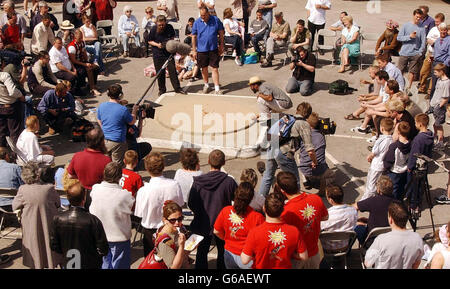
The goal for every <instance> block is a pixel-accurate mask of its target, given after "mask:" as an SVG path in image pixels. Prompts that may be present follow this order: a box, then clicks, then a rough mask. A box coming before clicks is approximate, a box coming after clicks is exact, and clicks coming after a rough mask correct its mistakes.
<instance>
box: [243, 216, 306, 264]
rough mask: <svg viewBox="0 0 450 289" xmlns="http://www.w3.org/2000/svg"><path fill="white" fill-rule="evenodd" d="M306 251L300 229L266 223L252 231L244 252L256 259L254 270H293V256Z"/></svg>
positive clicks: (284, 224) (283, 224) (281, 224)
mask: <svg viewBox="0 0 450 289" xmlns="http://www.w3.org/2000/svg"><path fill="white" fill-rule="evenodd" d="M305 251H306V245H305V243H304V242H303V238H302V237H301V235H300V233H299V231H298V229H297V228H296V227H295V226H292V225H288V224H286V223H284V222H282V223H268V222H264V223H263V224H262V225H259V226H258V227H256V228H254V229H252V230H250V233H249V234H248V237H247V240H246V242H245V246H244V249H243V250H242V252H243V253H244V254H246V255H247V256H252V257H254V258H253V260H254V261H253V268H254V269H291V268H292V263H291V258H292V257H293V255H294V254H295V253H296V252H298V253H303V252H305Z"/></svg>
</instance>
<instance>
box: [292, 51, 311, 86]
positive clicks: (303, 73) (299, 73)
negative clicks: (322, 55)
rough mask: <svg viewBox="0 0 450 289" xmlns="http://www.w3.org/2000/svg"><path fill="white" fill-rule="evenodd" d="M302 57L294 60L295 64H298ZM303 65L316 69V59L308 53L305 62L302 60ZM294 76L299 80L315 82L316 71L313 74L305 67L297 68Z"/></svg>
mask: <svg viewBox="0 0 450 289" xmlns="http://www.w3.org/2000/svg"><path fill="white" fill-rule="evenodd" d="M299 58H300V57H296V58H295V59H294V60H292V62H293V63H296V62H298V59H299ZM302 62H303V63H305V64H307V65H311V66H313V67H316V57H315V56H314V55H313V54H312V53H309V52H307V54H306V57H305V59H304V60H302ZM293 76H294V77H295V78H296V79H297V80H298V81H302V80H312V81H314V77H315V76H316V72H315V70H314V71H313V72H310V71H308V70H307V69H305V68H304V67H303V66H295V68H294V73H293Z"/></svg>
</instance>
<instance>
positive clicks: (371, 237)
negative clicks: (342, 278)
mask: <svg viewBox="0 0 450 289" xmlns="http://www.w3.org/2000/svg"><path fill="white" fill-rule="evenodd" d="M391 230H392V229H391V227H379V228H373V229H372V231H370V232H369V234H368V235H367V238H366V240H364V243H363V244H361V243H359V242H358V248H359V258H360V260H361V265H362V267H363V268H364V269H367V268H366V265H365V264H364V257H365V256H366V252H367V250H369V247H370V245H372V243H373V240H374V239H375V238H376V237H378V236H379V235H381V234H384V233H388V232H390V231H391Z"/></svg>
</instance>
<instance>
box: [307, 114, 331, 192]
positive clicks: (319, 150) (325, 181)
mask: <svg viewBox="0 0 450 289" xmlns="http://www.w3.org/2000/svg"><path fill="white" fill-rule="evenodd" d="M306 121H307V122H308V124H309V125H310V126H311V140H312V144H313V146H314V151H315V154H316V159H317V166H316V167H315V168H312V166H311V164H312V160H311V158H310V157H309V152H308V151H307V150H306V147H305V144H304V142H303V141H301V144H300V149H299V151H300V166H299V168H300V171H301V173H302V174H303V175H304V176H305V179H306V181H305V182H304V183H303V184H304V186H305V188H307V187H309V188H311V187H312V186H313V185H316V184H318V185H319V186H318V187H319V192H318V193H317V194H318V195H319V196H324V195H325V188H326V186H328V185H330V184H332V183H333V182H334V178H335V175H334V172H333V171H332V170H330V168H329V167H328V164H327V161H326V158H325V149H326V147H327V143H326V139H325V136H324V135H323V134H322V133H321V132H320V130H319V124H320V119H319V115H318V114H317V113H315V112H312V113H311V115H310V116H309V117H308V119H307V120H306Z"/></svg>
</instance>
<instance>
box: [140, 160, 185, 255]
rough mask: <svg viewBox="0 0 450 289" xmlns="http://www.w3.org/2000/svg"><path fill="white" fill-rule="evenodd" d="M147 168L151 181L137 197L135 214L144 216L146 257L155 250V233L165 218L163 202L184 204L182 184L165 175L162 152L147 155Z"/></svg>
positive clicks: (142, 188)
mask: <svg viewBox="0 0 450 289" xmlns="http://www.w3.org/2000/svg"><path fill="white" fill-rule="evenodd" d="M144 160H145V169H146V170H147V172H148V173H149V174H150V177H151V179H150V181H149V182H148V183H144V186H143V187H141V188H140V189H139V191H138V192H137V197H136V208H135V211H134V214H135V216H136V217H139V218H142V221H141V226H142V228H143V234H144V239H143V243H144V257H147V255H148V254H149V253H150V252H151V251H152V250H153V248H154V245H155V244H154V242H153V235H154V234H155V233H156V232H157V229H158V228H159V227H161V225H162V220H163V210H162V207H163V204H164V202H165V201H168V200H170V201H174V202H175V203H177V204H178V205H179V206H183V204H184V201H183V194H182V193H181V188H180V185H179V184H178V183H177V182H176V181H174V180H172V179H168V178H166V177H164V176H163V172H164V157H163V155H162V154H160V153H156V152H153V153H150V154H149V155H147V156H146V157H145V159H144Z"/></svg>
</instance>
